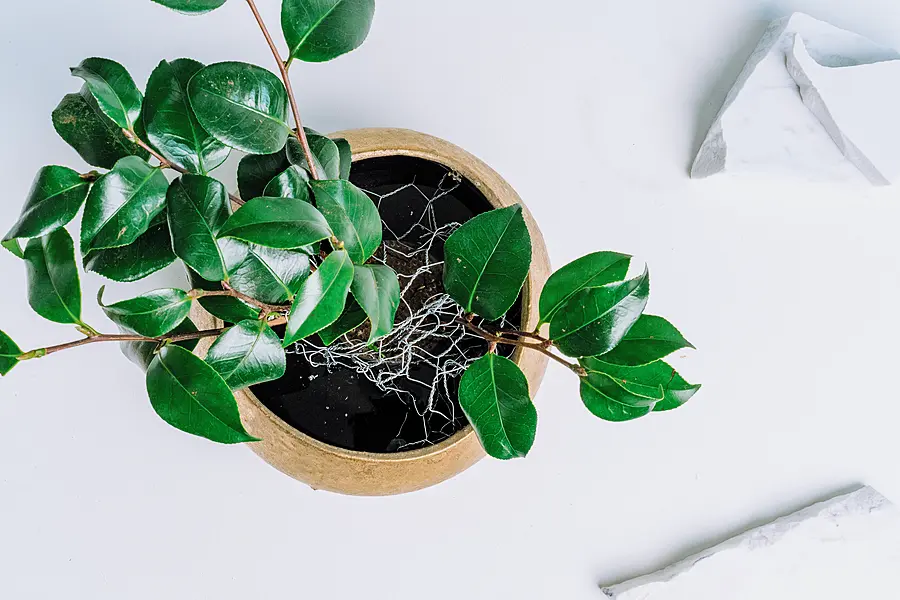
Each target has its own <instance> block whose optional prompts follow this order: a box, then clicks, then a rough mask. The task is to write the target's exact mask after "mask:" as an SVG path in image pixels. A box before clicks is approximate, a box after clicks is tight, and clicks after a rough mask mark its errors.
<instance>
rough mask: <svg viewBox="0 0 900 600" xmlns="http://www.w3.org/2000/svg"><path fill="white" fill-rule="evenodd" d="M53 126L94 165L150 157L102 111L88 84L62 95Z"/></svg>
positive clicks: (105, 167) (103, 165)
mask: <svg viewBox="0 0 900 600" xmlns="http://www.w3.org/2000/svg"><path fill="white" fill-rule="evenodd" d="M53 128H54V129H56V132H57V133H58V134H59V136H60V137H61V138H62V139H64V140H65V141H66V143H68V144H69V145H70V146H72V148H74V149H75V151H76V152H77V153H78V155H79V156H81V158H83V159H84V161H85V162H86V163H88V164H89V165H92V166H95V167H101V168H104V169H111V168H112V167H113V165H115V164H116V162H117V161H118V160H120V159H122V158H125V157H126V156H131V155H135V156H139V157H141V158H144V159H146V158H149V157H150V154H149V153H148V152H147V151H146V150H144V149H143V148H141V147H140V146H138V145H137V144H135V143H134V142H132V141H131V140H129V139H128V138H127V137H125V134H124V133H123V132H122V128H121V127H119V126H118V125H116V124H115V123H114V122H113V121H112V120H111V119H110V118H109V117H107V116H106V115H105V114H104V113H103V111H102V110H100V106H99V105H98V104H97V100H95V99H94V96H92V95H91V92H90V90H89V89H88V88H87V86H86V85H85V86H84V87H83V88H82V89H81V92H79V93H77V94H67V95H66V96H65V97H63V99H62V101H61V102H60V103H59V106H57V107H56V109H55V110H54V111H53Z"/></svg>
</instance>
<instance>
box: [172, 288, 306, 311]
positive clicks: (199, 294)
mask: <svg viewBox="0 0 900 600" xmlns="http://www.w3.org/2000/svg"><path fill="white" fill-rule="evenodd" d="M222 287H224V288H225V289H224V290H191V291H190V292H188V295H189V296H191V297H192V298H204V297H207V298H208V297H210V296H230V297H232V298H237V299H238V300H241V301H243V302H245V303H247V304H249V305H250V306H253V307H256V308H258V309H260V310H263V311H266V312H267V313H283V312H287V311H288V310H289V309H290V308H291V307H290V305H281V304H268V303H266V302H261V301H259V300H257V299H256V298H254V297H253V296H248V295H247V294H244V293H242V292H239V291H237V290H236V289H234V288H232V287H231V286H229V285H228V284H227V283H225V282H224V281H223V282H222Z"/></svg>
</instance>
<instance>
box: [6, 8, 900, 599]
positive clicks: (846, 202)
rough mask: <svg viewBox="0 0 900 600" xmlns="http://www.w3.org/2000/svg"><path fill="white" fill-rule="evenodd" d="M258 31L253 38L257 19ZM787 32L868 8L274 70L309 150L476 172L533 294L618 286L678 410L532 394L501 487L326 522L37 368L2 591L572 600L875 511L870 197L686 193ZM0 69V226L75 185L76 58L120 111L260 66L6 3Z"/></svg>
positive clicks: (895, 410)
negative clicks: (526, 268)
mask: <svg viewBox="0 0 900 600" xmlns="http://www.w3.org/2000/svg"><path fill="white" fill-rule="evenodd" d="M260 4H261V5H262V7H263V10H264V13H265V16H267V18H268V19H269V20H270V22H271V25H272V27H273V28H275V29H276V30H277V24H278V9H277V3H276V2H275V1H274V0H260ZM10 8H11V7H10ZM791 10H805V11H807V12H810V13H812V14H813V15H814V16H817V17H819V18H823V19H827V20H831V21H832V22H834V23H835V24H837V25H840V26H843V27H846V28H850V29H854V30H856V31H858V32H860V33H863V34H865V35H868V36H870V37H872V38H873V39H875V40H876V41H879V42H882V43H886V44H891V45H894V46H900V4H898V3H897V2H896V1H895V0H852V1H851V0H807V1H805V2H803V1H796V2H787V1H784V2H756V1H750V0H746V1H740V0H728V1H723V0H691V1H688V2H671V1H669V0H647V1H645V2H612V1H609V0H559V1H557V2H552V3H549V4H548V3H547V2H539V1H538V0H527V1H526V0H492V1H490V2H486V1H484V0H454V1H453V2H439V1H437V0H379V2H378V10H377V15H376V21H375V25H374V29H373V32H372V35H371V37H370V39H369V41H368V42H367V43H366V45H364V46H363V48H362V49H361V50H360V51H358V52H356V53H353V54H351V55H349V56H347V57H345V58H342V59H340V60H338V61H336V62H334V63H330V64H327V65H318V66H317V65H297V68H296V69H294V70H293V77H294V83H295V86H296V87H297V88H298V93H299V96H300V102H301V106H302V109H303V111H304V114H305V118H306V121H307V123H308V124H309V125H310V126H313V127H315V128H317V129H319V130H323V131H330V130H336V129H342V128H349V127H361V126H399V127H408V128H412V129H418V130H421V131H425V132H428V133H432V134H435V135H438V136H441V137H444V138H446V139H449V140H451V141H453V142H455V143H457V144H459V145H461V146H463V147H465V148H466V149H468V150H470V151H472V152H473V153H475V154H477V155H479V156H480V157H481V158H483V159H484V160H486V161H487V162H488V163H490V164H491V165H492V166H494V167H495V168H496V169H497V170H498V171H499V172H500V173H501V174H503V175H504V176H505V177H506V178H507V179H508V180H509V181H510V182H511V183H512V184H513V186H514V187H516V188H517V189H518V191H519V192H520V193H521V195H522V197H523V198H524V200H525V202H526V203H527V204H528V205H529V207H530V208H531V210H532V211H533V212H534V214H535V216H536V217H537V219H538V221H539V223H540V224H541V226H542V228H543V231H544V234H545V236H546V238H547V242H548V245H549V247H550V252H551V256H552V259H553V261H554V263H555V264H556V265H557V266H559V265H562V264H564V263H565V262H568V261H569V260H571V259H573V258H575V257H577V256H580V255H582V254H585V253H587V252H590V251H593V250H596V249H615V250H619V251H623V252H630V253H633V254H635V255H637V256H639V257H640V258H643V259H646V260H647V261H648V262H649V263H650V266H651V271H652V275H653V294H652V299H651V306H650V310H651V311H652V312H654V313H657V314H663V315H665V316H667V317H669V318H670V319H671V320H672V321H674V322H675V323H677V324H678V325H679V327H680V328H681V329H682V331H683V332H684V333H685V334H686V335H687V336H688V338H689V339H691V340H692V341H693V342H694V343H695V344H696V345H697V347H698V348H700V350H699V352H696V353H692V354H691V355H690V356H687V355H685V356H687V358H685V359H683V360H680V361H679V366H680V368H681V371H682V374H684V375H685V376H686V377H687V378H689V379H690V380H691V381H694V380H696V381H699V382H702V383H704V384H705V387H704V389H703V390H702V391H701V392H700V393H699V394H698V395H697V396H696V397H695V398H694V399H693V400H692V401H691V402H690V403H689V404H688V405H687V406H686V407H685V408H683V409H681V410H679V411H675V412H673V413H668V414H665V415H657V416H653V417H650V418H647V419H641V420H638V421H635V422H632V423H628V424H622V425H614V424H607V423H604V422H601V421H598V420H596V419H594V418H592V417H591V416H590V414H589V413H588V412H587V411H586V410H585V409H584V407H583V406H582V405H581V404H580V401H579V399H578V395H577V384H576V381H575V380H574V379H573V378H572V377H571V376H570V375H569V374H568V373H567V372H565V371H564V370H562V369H561V368H557V367H556V366H551V368H550V371H549V372H548V375H547V378H546V380H545V384H544V387H543V388H542V389H541V391H540V394H539V396H538V408H539V412H540V426H539V431H538V438H537V442H536V444H535V447H534V450H533V452H532V454H531V455H530V456H529V458H528V459H526V460H523V461H517V462H514V463H505V464H501V463H498V462H489V461H484V462H482V463H481V464H479V465H478V466H476V467H475V468H473V469H471V470H469V471H468V472H466V473H464V474H463V475H461V476H459V477H457V478H456V479H454V480H451V481H450V482H447V483H445V484H442V485H440V486H438V487H436V488H432V489H429V490H425V491H422V492H418V493H415V494H411V495H407V496H402V497H395V498H381V499H363V498H346V497H340V496H336V495H331V494H326V493H321V492H313V491H312V490H310V489H308V488H306V487H304V486H303V485H301V484H299V483H297V482H294V481H293V480H290V479H288V478H287V477H285V476H283V475H280V474H279V473H277V472H276V471H275V470H274V469H272V468H270V467H268V466H267V465H266V464H265V463H263V462H261V461H260V460H259V459H257V458H256V457H255V456H254V455H253V454H252V453H251V452H250V451H249V450H248V449H246V448H242V447H219V446H216V445H213V444H211V443H208V442H205V441H203V440H200V439H196V438H193V437H190V436H187V435H183V434H181V433H179V432H177V431H175V430H174V429H172V428H170V427H168V426H167V425H165V424H164V423H163V422H162V421H160V420H159V419H158V418H157V417H156V416H155V415H154V414H153V412H152V409H151V408H150V405H149V403H148V401H147V400H146V398H145V393H144V389H143V381H142V376H141V374H140V372H139V371H138V370H137V369H135V368H134V367H133V366H132V365H131V364H130V363H128V362H127V361H125V360H124V359H123V358H122V357H121V355H120V354H119V351H118V349H116V348H113V347H106V348H102V349H101V348H97V347H95V348H93V349H90V350H88V349H82V350H77V351H71V352H67V353H65V354H60V355H57V356H54V357H51V358H50V359H48V360H46V362H42V363H34V364H28V365H22V366H20V367H19V368H17V369H16V370H15V371H14V372H13V374H12V375H11V376H10V377H7V378H4V380H3V381H2V382H0V580H2V586H3V594H2V595H3V596H4V597H8V598H11V599H12V598H14V599H16V600H23V599H32V598H40V599H44V598H73V599H74V598H77V599H81V598H85V599H88V598H90V599H92V600H95V599H116V600H119V599H125V598H127V599H145V598H146V599H156V598H185V599H188V598H190V599H204V598H215V599H217V600H226V599H232V598H234V599H237V598H248V597H253V598H295V597H302V598H326V599H330V598H341V599H343V598H367V599H376V600H380V599H393V598H434V599H449V598H458V597H460V596H462V597H468V598H528V599H531V598H567V599H580V598H599V597H600V592H599V590H598V588H597V584H598V583H601V582H602V583H610V582H614V581H617V580H621V579H624V578H628V577H630V576H633V575H637V574H640V573H643V572H647V571H651V570H654V569H656V568H659V567H662V566H665V565H666V564H668V563H670V562H672V561H673V560H676V559H679V558H682V557H683V556H685V555H687V554H689V553H690V552H692V551H696V550H699V549H701V548H703V547H705V546H708V545H710V544H711V543H714V542H717V541H719V540H721V539H724V538H726V537H729V536H730V535H732V534H734V533H737V532H739V531H741V530H743V529H745V528H747V527H748V526H751V525H754V524H759V523H761V522H764V521H767V520H770V519H771V518H773V517H775V516H778V515H781V514H784V513H787V512H791V511H793V510H795V509H797V508H800V507H802V506H805V505H807V504H809V503H811V502H812V501H815V500H819V499H822V498H824V497H828V496H831V495H834V494H835V493H838V492H841V491H844V490H846V489H848V488H851V487H854V486H855V485H856V484H857V483H860V482H866V483H870V484H872V485H874V486H876V487H878V488H879V489H880V490H881V491H882V492H884V493H886V494H887V495H889V496H893V498H894V499H895V501H896V500H897V499H900V470H898V469H897V456H900V435H897V422H898V419H900V398H898V391H897V386H896V385H895V383H894V377H895V375H896V373H897V359H898V357H900V351H898V343H897V339H900V315H898V298H900V281H898V266H900V265H898V262H900V257H898V249H900V238H898V236H897V228H898V224H900V191H898V189H897V188H894V189H873V188H858V189H852V188H844V189H841V188H835V187H827V186H822V185H816V184H814V183H805V182H802V181H793V182H790V181H774V180H759V179H738V180H734V179H728V178H724V179H710V180H706V181H691V180H689V179H688V178H687V176H686V170H687V166H688V164H689V162H690V160H691V158H692V154H693V152H694V150H695V148H696V145H697V144H698V143H699V141H700V138H701V136H702V135H703V134H704V133H705V129H706V128H707V127H708V125H709V123H710V122H711V120H712V118H713V116H714V113H715V111H716V110H717V108H718V106H719V104H720V103H721V101H722V99H723V98H724V94H725V92H726V91H727V89H728V87H730V85H731V83H732V82H733V80H734V78H735V76H736V74H737V71H738V70H739V68H740V66H741V65H742V63H743V62H744V60H745V59H746V56H747V55H748V53H749V52H750V50H751V49H752V47H753V46H754V45H755V44H756V41H757V39H758V36H759V35H760V33H761V32H762V30H763V28H764V26H765V22H766V21H768V20H769V19H770V18H774V17H777V16H781V15H783V14H786V13H788V12H790V11H791ZM51 12H52V14H53V16H48V15H49V14H50V13H51ZM0 44H2V46H0V48H2V50H0V52H2V56H0V74H2V77H3V86H4V93H3V94H2V95H0V132H2V136H0V174H2V178H3V182H4V185H3V190H4V194H3V196H4V197H3V200H2V202H0V221H2V223H5V224H9V223H12V222H13V220H14V219H15V217H16V216H17V215H18V212H19V208H20V205H21V202H22V200H23V198H24V196H25V193H26V191H27V189H28V187H29V184H30V182H31V179H32V177H33V175H34V173H35V172H36V170H37V169H38V168H39V167H40V166H42V165H44V164H54V163H57V164H70V165H72V166H75V167H82V166H83V165H82V164H81V163H80V160H79V159H78V157H77V155H75V154H74V152H73V151H71V150H70V149H69V148H68V147H67V146H66V145H65V143H64V142H62V141H61V140H60V139H58V138H57V136H56V134H55V132H54V131H53V128H52V126H51V123H50V112H51V111H52V109H53V108H54V107H55V106H56V104H57V102H58V101H59V99H60V98H61V97H62V96H63V95H64V94H65V93H67V92H70V91H75V90H77V89H78V87H79V82H78V81H76V80H75V79H72V78H70V77H69V76H68V71H67V67H69V66H71V65H74V64H76V63H77V62H78V61H79V60H81V59H82V58H84V57H87V56H92V55H99V56H108V57H111V58H114V59H116V60H119V61H120V62H122V63H123V64H125V65H127V66H128V67H129V69H130V70H131V72H132V73H133V74H134V76H135V78H136V79H137V80H138V82H139V83H140V84H141V85H143V83H144V82H145V81H146V78H147V76H148V75H149V73H150V71H151V69H152V67H153V66H154V65H155V64H156V63H157V62H158V61H159V59H161V58H169V59H172V58H177V57H180V56H192V57H195V58H197V59H199V60H201V61H204V62H207V63H209V62H216V61H221V60H245V61H248V62H255V63H258V64H261V65H265V66H267V67H271V66H272V63H271V60H272V59H271V56H270V55H269V54H268V49H267V48H266V46H265V44H264V42H263V40H262V38H261V37H260V35H259V32H258V31H257V30H256V28H255V25H254V23H253V22H252V19H251V16H250V14H249V11H248V9H247V7H246V5H245V3H244V2H241V1H240V0H232V1H231V2H229V3H228V4H227V5H226V6H225V7H224V8H222V9H220V10H219V11H216V12H214V13H212V14H210V15H207V16H205V17H202V18H188V17H183V16H179V15H176V14H174V13H171V12H169V11H167V10H165V9H163V8H161V7H159V6H156V5H153V4H151V3H150V1H149V0H129V1H127V2H123V1H122V0H91V1H84V2H64V1H62V0H57V1H56V2H16V3H15V8H14V10H9V11H6V14H5V16H4V18H3V19H2V21H0ZM5 226H6V225H4V227H5ZM22 271H23V268H22V266H21V265H20V264H19V263H18V262H17V261H16V260H15V259H14V258H13V257H11V256H10V255H8V254H6V253H0V272H2V274H3V276H4V277H3V295H2V296H0V328H2V329H3V330H5V331H6V332H7V333H9V334H10V335H11V336H12V337H13V338H14V339H16V340H17V341H19V342H20V343H21V344H22V345H23V346H28V347H33V346H38V345H45V344H49V343H55V342H60V341H65V340H67V339H68V338H69V337H70V334H69V333H68V332H67V330H66V329H65V328H64V327H62V326H57V325H53V324H50V323H46V322H43V321H42V320H41V319H40V318H39V317H37V316H35V315H33V314H31V313H30V311H29V309H28V308H27V303H26V299H25V289H24V277H23V272H22ZM173 277H174V275H172V274H170V275H163V276H161V277H156V278H155V279H154V280H153V281H152V282H149V283H148V282H143V283H141V284H136V285H135V286H132V288H131V289H128V288H126V289H124V290H123V289H122V288H121V287H120V288H118V291H117V294H121V295H120V296H117V297H120V298H121V297H126V294H128V293H130V292H134V293H138V292H139V291H141V290H142V289H144V288H146V287H148V286H149V285H151V284H156V285H160V284H162V283H165V282H167V281H171V280H172V279H173ZM99 284H100V280H99V279H98V278H96V277H93V276H89V277H87V278H86V280H85V282H84V287H85V297H86V306H87V307H88V308H87V310H86V315H87V320H88V321H89V322H96V323H105V320H104V318H103V317H102V315H101V314H100V311H99V310H98V309H97V308H96V307H95V306H94V304H93V302H91V301H90V300H89V299H90V298H91V297H92V294H93V293H94V292H95V290H96V288H97V287H98V286H99Z"/></svg>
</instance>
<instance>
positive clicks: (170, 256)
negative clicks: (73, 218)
mask: <svg viewBox="0 0 900 600" xmlns="http://www.w3.org/2000/svg"><path fill="white" fill-rule="evenodd" d="M173 262H175V252H173V251H172V237H171V235H170V233H169V223H168V222H167V221H166V214H165V213H164V212H163V213H160V215H158V216H157V217H156V219H154V221H153V223H151V224H150V229H148V230H147V231H146V233H143V234H141V236H140V237H139V238H138V239H136V240H135V241H133V242H131V243H130V244H128V245H127V246H122V247H121V248H106V249H103V250H91V251H90V252H88V254H87V255H86V256H85V257H84V270H85V271H91V272H92V273H96V274H98V275H100V276H102V277H106V278H107V279H111V280H113V281H118V282H122V283H129V282H132V281H138V280H141V279H143V278H144V277H147V276H148V275H151V274H153V273H156V272H157V271H160V270H162V269H164V268H166V267H168V266H169V265H171V264H172V263H173Z"/></svg>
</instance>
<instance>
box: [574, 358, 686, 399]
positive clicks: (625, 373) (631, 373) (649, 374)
mask: <svg viewBox="0 0 900 600" xmlns="http://www.w3.org/2000/svg"><path fill="white" fill-rule="evenodd" d="M580 362H581V365H582V366H583V367H584V368H586V369H587V370H588V371H589V372H590V373H591V375H590V376H589V377H588V380H589V381H590V380H591V379H592V376H593V375H594V374H596V373H604V374H605V375H606V376H607V377H609V378H611V379H612V380H613V381H615V383H616V384H618V385H619V386H621V387H622V388H624V389H625V390H626V391H627V392H629V393H630V394H633V395H635V396H641V397H644V398H651V399H655V400H656V401H655V402H653V403H652V404H647V403H641V404H636V403H635V401H634V400H633V399H632V400H630V401H625V402H623V401H622V400H621V399H619V398H617V397H616V396H615V395H614V394H613V393H609V394H606V395H607V396H609V397H611V398H613V399H615V400H617V401H619V402H620V403H622V404H626V405H630V406H642V407H646V406H653V410H654V411H665V410H672V409H674V408H678V407H679V406H681V405H682V404H684V403H685V402H687V401H688V400H690V398H691V396H693V395H694V394H695V393H697V390H699V389H700V386H699V385H691V384H690V383H688V382H687V381H685V380H684V378H683V377H681V375H679V374H678V372H677V371H675V369H673V368H672V366H671V365H669V364H667V363H665V362H663V361H661V360H658V361H656V362H653V363H650V364H648V365H643V366H640V367H622V366H619V365H613V364H609V363H606V362H603V361H602V360H599V359H596V358H583V359H581V361H580ZM626 400H627V398H626Z"/></svg>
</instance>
